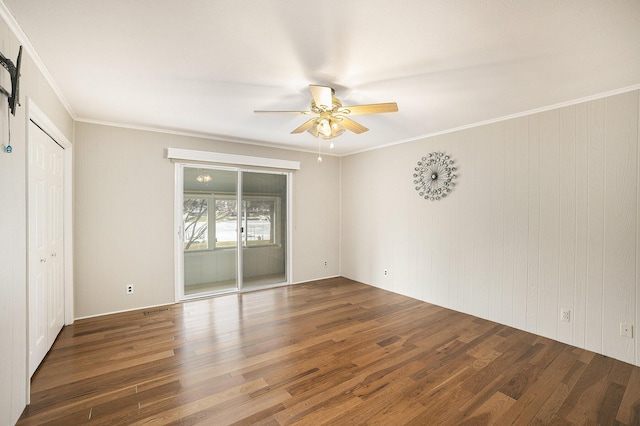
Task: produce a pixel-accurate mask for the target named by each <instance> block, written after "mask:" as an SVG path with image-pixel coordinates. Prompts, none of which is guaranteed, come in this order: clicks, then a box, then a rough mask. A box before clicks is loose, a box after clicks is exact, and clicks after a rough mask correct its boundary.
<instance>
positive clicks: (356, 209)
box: [341, 90, 640, 365]
mask: <svg viewBox="0 0 640 426" xmlns="http://www.w3.org/2000/svg"><path fill="white" fill-rule="evenodd" d="M639 102H640V101H639V91H637V90H636V91H632V92H628V93H624V94H620V95H616V96H611V97H608V98H605V99H600V100H594V101H590V102H587V103H583V104H578V105H575V106H569V107H565V108H561V109H555V110H551V111H547V112H543V113H539V114H533V115H529V116H526V117H521V118H516V119H510V120H506V121H502V122H499V123H494V124H489V125H484V126H480V127H475V128H471V129H467V130H463V131H459V132H455V133H451V134H447V135H441V136H436V137H430V138H426V139H424V140H420V141H416V142H412V143H406V144H402V145H396V146H391V147H388V148H384V149H380V150H375V151H369V152H364V153H360V154H355V155H351V156H348V157H344V158H343V159H342V214H341V219H342V225H341V226H342V248H341V252H342V275H344V276H346V277H349V278H353V279H355V280H358V281H362V282H365V283H368V284H372V285H375V286H377V287H381V288H385V289H388V290H391V291H394V292H397V293H401V294H405V295H408V296H412V297H415V298H418V299H421V300H425V301H427V302H430V303H434V304H437V305H441V306H445V307H448V308H452V309H455V310H458V311H462V312H467V313H470V314H473V315H476V316H479V317H482V318H487V319H490V320H493V321H497V322H499V323H502V324H506V325H509V326H513V327H516V328H520V329H523V330H528V331H530V332H533V333H536V334H539V335H542V336H546V337H550V338H552V339H556V340H559V341H562V342H565V343H569V344H572V345H575V346H578V347H583V348H586V349H589V350H592V351H595V352H599V353H602V354H605V355H608V356H611V357H613V358H617V359H620V360H622V361H626V362H628V363H632V364H636V365H640V345H639V344H638V340H639V339H638V336H637V334H638V325H640V286H639V285H638V277H637V271H638V267H640V232H639V229H638V228H639V227H638V221H639V220H640V215H639V214H638V209H639V207H640V195H639V191H640V185H639V184H638V182H639V179H640V167H639V165H640V160H639V151H638V145H639V142H640V135H639V131H638V123H639V110H640V108H639ZM425 119H427V118H425ZM432 151H445V152H446V153H447V154H449V155H451V156H452V157H453V158H454V159H455V160H456V165H457V167H458V173H457V174H458V185H457V186H456V188H455V190H454V191H453V192H452V193H451V196H450V197H448V198H446V199H444V200H441V201H437V202H432V201H427V200H424V199H422V198H420V197H419V196H418V194H417V191H416V190H415V189H414V187H415V185H414V184H413V177H412V174H413V172H414V167H415V166H416V164H417V161H418V160H419V159H420V158H421V157H422V156H424V155H425V154H427V153H429V152H432ZM384 268H388V269H389V270H390V275H389V276H388V277H386V278H385V277H384V276H383V269H384ZM560 308H568V309H571V315H572V318H571V322H568V323H567V322H562V321H560V315H559V313H560ZM621 322H625V323H630V324H634V326H635V338H634V339H628V338H624V337H621V336H620V334H619V326H620V323H621Z"/></svg>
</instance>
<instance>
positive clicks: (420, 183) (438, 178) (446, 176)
mask: <svg viewBox="0 0 640 426" xmlns="http://www.w3.org/2000/svg"><path fill="white" fill-rule="evenodd" d="M414 170H415V171H414V173H413V183H414V185H416V191H418V194H419V195H420V196H421V197H424V199H425V200H431V201H437V200H440V199H441V198H444V197H446V196H447V194H449V193H450V192H451V190H452V189H453V187H454V186H455V184H456V183H455V179H456V178H457V176H456V174H455V172H456V170H457V169H456V167H454V166H453V160H452V159H451V158H450V157H449V156H448V155H445V154H444V153H443V152H439V151H435V152H431V153H429V154H428V155H427V156H425V157H422V159H421V160H420V161H418V165H417V166H416V167H415V169H414Z"/></svg>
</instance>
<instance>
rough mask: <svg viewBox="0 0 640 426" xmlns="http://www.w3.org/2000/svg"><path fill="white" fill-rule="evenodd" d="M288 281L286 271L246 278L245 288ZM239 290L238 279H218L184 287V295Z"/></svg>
mask: <svg viewBox="0 0 640 426" xmlns="http://www.w3.org/2000/svg"><path fill="white" fill-rule="evenodd" d="M286 281H287V279H286V276H285V274H284V273H281V274H273V275H262V276H259V277H253V278H245V280H244V283H243V286H242V287H243V288H244V289H247V288H259V287H264V286H269V285H274V284H279V283H285V282H286ZM235 290H237V287H236V280H226V281H218V282H214V283H203V284H191V285H187V286H185V288H184V295H185V296H188V297H192V296H196V295H198V296H199V295H209V294H216V293H227V292H231V291H235Z"/></svg>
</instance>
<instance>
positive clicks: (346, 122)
mask: <svg viewBox="0 0 640 426" xmlns="http://www.w3.org/2000/svg"><path fill="white" fill-rule="evenodd" d="M340 118H341V119H342V120H341V121H340V123H341V124H342V126H343V127H344V128H345V129H347V130H351V131H352V132H353V133H357V134H360V133H364V132H366V131H367V130H369V129H367V128H366V127H364V126H363V125H362V124H359V123H356V122H355V121H353V120H352V119H350V118H347V117H344V116H340Z"/></svg>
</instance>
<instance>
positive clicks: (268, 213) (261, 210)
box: [245, 200, 275, 246]
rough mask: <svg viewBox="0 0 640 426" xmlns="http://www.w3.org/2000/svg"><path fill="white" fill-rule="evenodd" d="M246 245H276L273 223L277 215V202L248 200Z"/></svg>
mask: <svg viewBox="0 0 640 426" xmlns="http://www.w3.org/2000/svg"><path fill="white" fill-rule="evenodd" d="M245 205H246V210H245V211H246V215H247V216H246V228H247V229H246V233H245V238H246V244H247V245H248V246H258V245H266V244H274V243H275V241H274V238H273V235H274V232H273V223H274V220H273V219H274V215H275V201H273V200H247V201H246V204H245Z"/></svg>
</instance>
